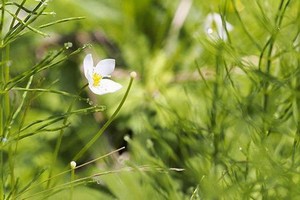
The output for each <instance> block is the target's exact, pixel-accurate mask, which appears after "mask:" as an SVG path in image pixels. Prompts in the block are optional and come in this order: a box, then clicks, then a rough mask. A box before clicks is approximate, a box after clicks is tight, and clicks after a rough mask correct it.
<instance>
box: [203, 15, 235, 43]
mask: <svg viewBox="0 0 300 200" xmlns="http://www.w3.org/2000/svg"><path fill="white" fill-rule="evenodd" d="M225 26H226V29H227V31H228V32H229V31H232V30H233V26H232V25H231V24H230V23H228V22H226V21H225ZM204 31H205V33H206V34H207V35H208V37H210V38H211V39H218V38H220V39H222V40H224V41H225V40H227V35H226V31H225V28H224V26H223V22H222V18H221V15H220V14H218V13H210V14H208V15H207V17H206V19H205V22H204Z"/></svg>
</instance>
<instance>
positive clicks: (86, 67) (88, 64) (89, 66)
mask: <svg viewBox="0 0 300 200" xmlns="http://www.w3.org/2000/svg"><path fill="white" fill-rule="evenodd" d="M93 67H94V61H93V57H92V54H88V55H86V56H85V58H84V60H83V71H84V75H85V77H86V78H87V79H89V77H91V74H92V72H93Z"/></svg>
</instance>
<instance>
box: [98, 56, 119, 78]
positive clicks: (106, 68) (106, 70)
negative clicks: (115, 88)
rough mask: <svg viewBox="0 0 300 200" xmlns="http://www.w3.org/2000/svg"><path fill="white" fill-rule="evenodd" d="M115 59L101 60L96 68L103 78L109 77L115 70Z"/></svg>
mask: <svg viewBox="0 0 300 200" xmlns="http://www.w3.org/2000/svg"><path fill="white" fill-rule="evenodd" d="M115 64H116V61H115V59H104V60H101V61H100V62H99V63H98V64H97V65H96V68H95V71H96V72H97V73H99V74H100V75H101V76H109V75H110V74H111V73H112V72H113V71H114V70H115Z"/></svg>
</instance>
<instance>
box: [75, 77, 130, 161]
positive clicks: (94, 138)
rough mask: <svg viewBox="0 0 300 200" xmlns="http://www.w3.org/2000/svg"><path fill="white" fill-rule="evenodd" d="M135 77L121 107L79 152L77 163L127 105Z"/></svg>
mask: <svg viewBox="0 0 300 200" xmlns="http://www.w3.org/2000/svg"><path fill="white" fill-rule="evenodd" d="M133 79H134V77H133V76H131V77H130V81H129V84H128V87H127V90H126V92H125V95H124V96H123V99H122V100H121V102H120V104H119V106H118V107H117V109H116V110H115V112H114V113H113V114H112V116H111V117H110V118H109V120H108V121H107V122H106V123H105V124H104V125H103V126H102V128H101V129H100V130H99V131H98V132H97V133H96V134H95V136H94V137H93V138H92V139H91V140H90V141H89V142H88V143H87V144H86V145H85V146H84V147H83V148H82V149H81V150H80V151H79V153H78V154H77V155H76V156H75V157H74V158H73V160H74V161H77V160H78V159H79V158H81V156H83V154H84V153H85V152H86V151H87V150H88V149H89V148H90V147H91V146H92V145H93V144H94V143H95V142H96V141H97V139H98V138H99V137H100V136H101V135H102V133H103V132H104V131H105V130H106V128H107V127H108V126H109V125H110V124H111V123H112V121H113V120H114V119H115V117H116V116H117V114H118V113H119V111H120V110H121V108H122V106H123V105H124V103H125V100H126V98H127V96H128V93H129V91H130V88H131V86H132V82H133Z"/></svg>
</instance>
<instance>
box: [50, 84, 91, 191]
mask: <svg viewBox="0 0 300 200" xmlns="http://www.w3.org/2000/svg"><path fill="white" fill-rule="evenodd" d="M87 86H88V84H86V85H84V86H83V87H82V88H81V89H80V90H79V93H78V97H79V95H80V94H81V93H82V91H83V90H84V88H86V87H87ZM76 100H77V99H74V100H73V101H72V102H71V104H70V106H69V108H68V110H67V113H69V112H71V110H72V108H73V105H74V103H75V101H76ZM68 119H69V116H67V117H66V118H65V119H64V121H63V126H65V125H67V123H68ZM64 132H65V129H61V130H60V132H59V136H58V138H57V141H56V146H55V150H54V153H53V160H52V162H51V163H52V165H51V168H50V172H49V176H48V180H49V181H48V182H47V187H46V188H47V189H49V187H50V184H51V177H52V173H53V166H54V165H55V164H56V160H57V156H58V153H59V150H60V146H61V143H62V138H63V135H64Z"/></svg>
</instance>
